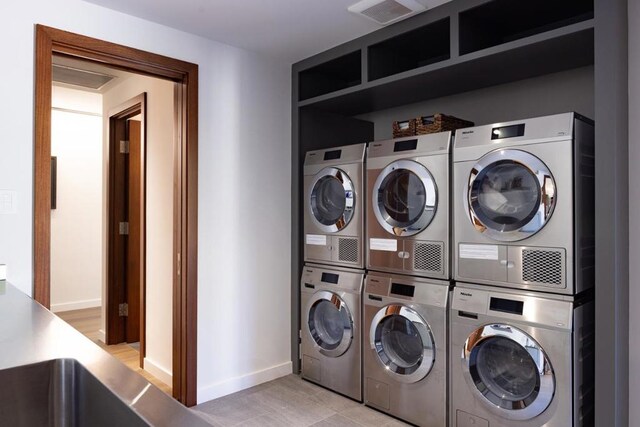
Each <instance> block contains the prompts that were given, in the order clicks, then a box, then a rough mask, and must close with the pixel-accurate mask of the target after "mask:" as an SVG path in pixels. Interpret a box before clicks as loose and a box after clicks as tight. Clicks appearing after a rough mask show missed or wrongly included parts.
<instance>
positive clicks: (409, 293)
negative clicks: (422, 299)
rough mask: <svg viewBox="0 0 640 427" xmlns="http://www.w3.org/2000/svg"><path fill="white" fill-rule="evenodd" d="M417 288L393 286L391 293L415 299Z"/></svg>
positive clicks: (397, 284)
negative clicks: (414, 294)
mask: <svg viewBox="0 0 640 427" xmlns="http://www.w3.org/2000/svg"><path fill="white" fill-rule="evenodd" d="M415 289H416V288H415V286H411V285H403V284H401V283H392V284H391V293H392V294H396V295H402V296H403V297H413V293H414V291H415Z"/></svg>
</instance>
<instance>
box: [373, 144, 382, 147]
mask: <svg viewBox="0 0 640 427" xmlns="http://www.w3.org/2000/svg"><path fill="white" fill-rule="evenodd" d="M373 146H374V147H382V144H373Z"/></svg>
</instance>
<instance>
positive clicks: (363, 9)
mask: <svg viewBox="0 0 640 427" xmlns="http://www.w3.org/2000/svg"><path fill="white" fill-rule="evenodd" d="M347 10H348V11H349V12H353V13H355V14H357V15H362V16H364V17H365V18H368V19H371V20H372V21H375V22H377V23H378V24H380V25H389V24H393V23H394V22H398V21H400V20H402V19H406V18H408V17H410V16H413V15H416V14H418V13H420V12H424V11H425V10H427V8H426V7H424V6H423V5H421V4H420V3H418V2H417V1H415V0H362V1H361V2H358V3H356V4H354V5H352V6H349V8H348V9H347Z"/></svg>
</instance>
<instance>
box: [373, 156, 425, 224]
mask: <svg viewBox="0 0 640 427" xmlns="http://www.w3.org/2000/svg"><path fill="white" fill-rule="evenodd" d="M373 196H374V200H373V208H374V213H375V215H376V218H377V220H378V222H379V223H380V225H381V226H382V227H383V228H384V229H385V230H387V231H388V232H389V233H391V234H394V235H396V236H410V235H413V234H416V233H419V232H420V231H422V230H424V229H425V228H426V227H427V226H428V225H429V224H430V223H431V220H432V219H433V217H434V216H435V212H436V205H437V192H436V186H435V182H434V180H433V177H432V176H431V174H430V173H429V171H428V170H427V168H426V167H424V166H423V165H421V164H419V163H417V162H414V161H412V160H399V161H396V162H394V163H392V164H390V165H389V166H387V167H386V168H385V169H383V170H382V172H380V174H379V175H378V179H377V181H376V183H375V185H374V195H373Z"/></svg>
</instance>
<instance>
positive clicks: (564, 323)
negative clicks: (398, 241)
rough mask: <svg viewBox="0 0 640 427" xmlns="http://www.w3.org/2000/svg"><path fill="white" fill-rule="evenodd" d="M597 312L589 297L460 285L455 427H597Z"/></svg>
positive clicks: (453, 353) (456, 294)
mask: <svg viewBox="0 0 640 427" xmlns="http://www.w3.org/2000/svg"><path fill="white" fill-rule="evenodd" d="M585 295H586V294H583V296H585ZM593 315H594V304H593V300H592V299H589V298H582V297H578V298H576V297H572V296H564V295H554V294H541V293H534V292H530V291H522V290H512V289H504V288H496V287H488V286H485V285H467V284H464V285H463V284H457V285H456V287H455V289H454V291H453V295H452V298H451V311H450V315H449V319H450V334H451V336H450V345H451V347H450V351H449V354H450V357H451V363H450V365H449V369H450V381H451V384H450V392H451V396H450V408H451V412H450V420H451V425H452V426H454V427H469V426H474V427H534V426H535V427H540V426H545V427H567V426H574V427H577V426H592V425H593V403H594V401H593V397H594V360H595V359H594V348H593V343H594V333H595V332H594V320H593V319H594V317H593Z"/></svg>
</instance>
